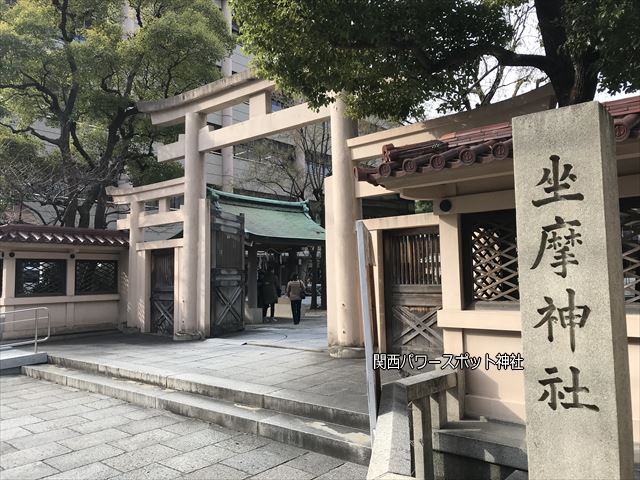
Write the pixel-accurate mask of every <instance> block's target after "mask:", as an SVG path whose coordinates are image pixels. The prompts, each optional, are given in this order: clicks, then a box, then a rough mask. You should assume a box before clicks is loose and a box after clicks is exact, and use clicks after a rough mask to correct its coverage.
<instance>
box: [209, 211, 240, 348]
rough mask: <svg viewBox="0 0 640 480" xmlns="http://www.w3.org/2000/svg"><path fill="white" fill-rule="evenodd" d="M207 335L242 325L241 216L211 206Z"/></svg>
mask: <svg viewBox="0 0 640 480" xmlns="http://www.w3.org/2000/svg"><path fill="white" fill-rule="evenodd" d="M211 249H212V250H211V336H216V335H220V334H223V333H228V332H237V331H239V330H243V329H244V217H243V216H242V215H232V214H229V213H225V212H222V211H220V210H218V209H216V208H212V213H211Z"/></svg>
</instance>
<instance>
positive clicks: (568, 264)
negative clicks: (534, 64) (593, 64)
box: [513, 102, 633, 480]
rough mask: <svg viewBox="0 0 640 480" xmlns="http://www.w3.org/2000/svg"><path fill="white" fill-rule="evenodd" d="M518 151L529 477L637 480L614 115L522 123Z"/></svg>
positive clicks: (578, 112)
mask: <svg viewBox="0 0 640 480" xmlns="http://www.w3.org/2000/svg"><path fill="white" fill-rule="evenodd" d="M513 142H514V178H515V197H516V222H517V234H518V236H517V243H518V262H519V264H520V266H521V267H520V269H519V272H518V276H519V287H520V312H521V318H522V345H523V354H524V355H523V356H524V358H525V359H526V368H525V370H524V384H525V404H526V419H527V429H526V435H527V456H528V467H529V478H530V479H531V480H538V479H546V478H563V479H570V480H578V479H580V480H583V479H591V480H593V479H599V478H612V479H614V478H615V479H618V480H620V479H623V478H627V477H630V475H631V474H630V472H631V469H630V466H631V465H632V457H633V451H632V445H633V440H632V435H631V429H630V427H629V422H628V420H627V419H628V418H629V416H630V415H631V414H630V403H631V402H630V388H629V376H628V368H629V357H628V353H627V337H626V324H625V317H624V298H623V291H622V290H623V282H622V261H621V259H622V250H621V242H620V226H619V221H620V220H619V211H618V210H619V208H618V199H619V195H618V178H617V171H616V165H617V164H616V160H615V154H614V153H613V152H614V148H613V147H614V139H613V129H612V121H611V117H610V116H609V114H608V113H607V112H606V110H605V109H604V108H602V107H601V106H600V105H598V104H597V103H595V102H594V103H591V104H581V105H574V106H571V107H565V108H559V109H556V110H550V111H546V112H539V113H535V114H530V115H525V116H522V117H517V118H514V119H513ZM558 444H563V445H569V444H570V445H572V449H571V454H570V455H566V454H565V453H566V452H565V451H564V450H563V449H558V448H557V445H558ZM578 466H579V467H578Z"/></svg>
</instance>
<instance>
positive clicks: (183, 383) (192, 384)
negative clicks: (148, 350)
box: [49, 355, 369, 430]
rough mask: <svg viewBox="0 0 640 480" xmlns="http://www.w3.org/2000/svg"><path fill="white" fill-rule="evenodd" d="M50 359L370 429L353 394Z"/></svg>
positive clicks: (364, 409) (118, 364) (113, 363)
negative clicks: (286, 387) (328, 393)
mask: <svg viewBox="0 0 640 480" xmlns="http://www.w3.org/2000/svg"><path fill="white" fill-rule="evenodd" d="M49 362H50V363H52V364H55V365H60V366H63V367H67V368H72V369H75V370H80V371H85V372H90V373H96V374H100V375H106V376H110V377H114V378H119V379H126V380H134V381H137V382H142V383H147V384H151V385H157V386H160V387H164V388H170V389H172V390H178V391H182V392H189V393H197V394H200V395H206V396H208V397H211V398H215V399H219V400H226V401H229V402H234V403H239V404H242V405H246V406H249V407H260V408H266V409H269V410H274V411H277V412H281V413H287V414H292V415H298V416H302V417H309V418H313V419H316V420H320V421H324V422H329V423H334V424H338V425H344V426H346V427H352V428H356V429H361V430H368V429H369V415H368V412H367V405H366V402H363V401H362V397H360V396H356V395H353V396H349V395H348V394H342V395H340V396H339V397H329V396H327V395H320V394H314V393H310V392H302V391H299V390H290V389H283V388H281V387H274V386H269V385H260V384H257V383H249V382H242V381H239V380H232V379H228V378H221V377H214V376H211V375H204V374H200V373H180V372H178V371H176V372H171V371H167V370H166V369H160V368H154V367H149V366H144V368H135V367H132V366H131V364H125V363H124V362H118V361H116V360H110V361H109V363H105V362H102V363H99V362H95V361H91V360H86V359H78V358H69V357H62V356H59V355H49Z"/></svg>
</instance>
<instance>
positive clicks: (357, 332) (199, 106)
mask: <svg viewBox="0 0 640 480" xmlns="http://www.w3.org/2000/svg"><path fill="white" fill-rule="evenodd" d="M274 90H275V83H274V82H272V81H268V80H261V79H259V78H257V77H255V75H254V74H253V73H252V72H251V71H247V72H243V73H239V74H235V75H232V76H230V77H226V78H223V79H221V80H218V81H216V82H213V83H210V84H207V85H204V86H202V87H199V88H196V89H194V90H191V91H188V92H186V93H183V94H181V95H177V96H175V97H171V98H167V99H163V100H158V101H147V102H141V103H139V104H138V108H139V110H140V111H141V112H144V113H148V114H149V115H150V117H151V121H152V123H153V124H154V125H159V126H170V125H176V124H180V123H184V126H185V128H184V134H183V135H180V136H179V139H178V141H177V142H175V143H172V144H168V145H163V146H161V147H160V148H159V149H158V160H159V161H160V162H168V161H175V160H182V159H184V177H182V178H179V179H176V180H171V181H168V182H161V183H157V184H152V185H147V186H142V187H135V188H128V189H115V188H112V189H110V190H109V193H110V194H111V195H112V196H113V198H114V202H115V203H118V204H130V206H131V207H130V212H131V213H130V214H129V216H128V218H127V219H126V220H121V221H120V222H119V223H118V227H119V228H129V230H130V245H131V249H130V254H129V299H130V300H129V305H128V316H127V323H128V326H131V327H138V328H140V330H141V331H149V306H148V300H147V299H148V297H149V295H148V290H149V285H148V284H149V281H148V277H149V273H150V272H149V269H150V267H149V253H150V251H152V250H153V249H157V248H168V247H169V248H175V249H176V261H175V267H176V272H179V273H178V275H177V276H176V279H177V285H176V296H175V305H174V308H175V311H174V338H176V339H178V338H186V339H189V338H194V337H199V336H202V335H205V336H208V334H209V305H208V303H209V302H208V299H209V280H210V279H209V274H210V268H209V267H210V261H209V256H208V255H209V252H208V250H209V248H208V244H209V242H210V240H209V218H210V216H209V211H208V208H209V205H208V203H207V201H206V199H205V191H206V174H205V159H204V154H205V152H208V151H215V150H220V149H223V148H225V147H230V146H233V145H236V144H242V143H246V142H249V141H252V140H256V139H259V138H264V137H268V136H270V135H274V134H277V133H280V132H284V131H287V130H293V129H296V128H301V127H304V126H307V125H311V124H314V123H319V122H324V121H328V120H330V121H331V151H332V187H333V188H332V189H331V191H332V195H333V198H331V202H330V205H331V208H330V210H329V211H327V212H326V215H327V216H328V217H331V218H330V220H331V221H330V222H329V221H328V222H327V224H328V225H330V228H332V229H333V230H334V232H333V235H334V237H333V238H335V239H336V240H337V241H334V242H331V243H332V244H333V245H332V246H334V248H329V249H328V250H327V271H332V272H333V273H332V276H331V278H332V279H333V285H332V286H331V288H329V289H328V302H329V304H330V305H333V306H334V308H332V310H331V312H332V314H331V315H329V317H330V318H329V319H328V337H329V347H330V352H331V354H332V355H335V356H361V355H362V353H363V352H362V346H363V334H362V325H361V324H360V308H359V304H358V297H357V296H356V295H355V294H354V292H356V291H357V289H358V273H357V265H356V255H355V252H356V237H355V221H356V220H357V218H358V217H359V216H360V205H359V202H358V201H357V200H356V196H355V191H354V190H355V186H354V180H353V171H352V163H351V157H350V154H349V149H348V147H347V140H348V139H349V138H352V137H355V136H356V135H357V128H356V122H354V121H353V120H350V119H347V118H346V117H345V115H344V113H345V105H344V102H343V101H342V100H341V99H340V97H337V99H336V101H335V102H334V103H333V104H332V105H331V106H330V107H322V108H320V109H319V110H318V111H313V110H311V109H310V108H309V107H308V106H307V104H302V105H296V106H293V107H290V108H286V109H283V110H280V111H278V112H274V113H271V93H272V92H273V91H274ZM247 101H248V102H249V119H248V120H247V121H244V122H240V123H236V124H233V125H228V126H223V127H222V128H220V129H216V130H214V129H213V127H211V126H208V125H207V122H206V118H207V115H208V114H211V113H214V112H219V111H222V110H224V109H227V108H230V107H233V106H235V105H238V104H241V103H244V102H247ZM178 195H184V205H183V206H182V208H181V209H180V210H177V211H169V208H168V203H169V202H168V201H169V199H170V197H172V196H178ZM155 200H158V201H159V211H158V213H155V214H146V215H145V213H144V211H143V208H141V206H142V204H143V202H145V201H155ZM177 222H182V223H183V238H182V239H174V240H164V241H156V242H144V240H143V228H144V227H148V226H156V225H162V224H169V223H177ZM178 249H179V251H178Z"/></svg>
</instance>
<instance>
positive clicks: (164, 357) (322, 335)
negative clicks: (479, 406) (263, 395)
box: [42, 317, 397, 412]
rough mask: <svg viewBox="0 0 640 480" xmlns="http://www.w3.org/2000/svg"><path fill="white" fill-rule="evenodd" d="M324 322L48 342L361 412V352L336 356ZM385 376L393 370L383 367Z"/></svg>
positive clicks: (63, 349)
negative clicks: (189, 338) (201, 335)
mask: <svg viewBox="0 0 640 480" xmlns="http://www.w3.org/2000/svg"><path fill="white" fill-rule="evenodd" d="M326 338H327V333H326V321H325V320H324V318H322V317H320V318H316V319H307V320H303V323H301V325H298V326H294V325H293V324H289V323H285V322H279V323H276V324H265V325H259V326H251V327H248V328H247V329H246V330H245V331H244V332H239V333H236V334H232V335H227V336H225V337H224V338H209V339H206V340H203V341H195V342H174V341H172V340H171V339H169V338H166V337H162V336H157V335H148V334H146V335H145V334H129V335H126V334H113V335H101V336H90V337H79V338H73V339H67V340H59V341H53V342H48V343H47V344H46V345H43V347H42V350H43V351H46V352H47V353H49V354H50V355H59V356H63V357H65V358H70V359H77V360H85V361H90V362H96V363H104V364H109V365H115V366H117V365H119V364H122V365H126V367H127V368H129V369H133V370H139V371H146V372H161V373H162V374H163V375H178V374H184V373H198V374H202V375H207V376H211V377H217V378H228V379H232V380H237V381H242V382H247V383H256V384H260V385H269V386H273V387H275V388H274V391H275V390H276V389H277V390H287V393H291V394H293V395H295V394H296V393H299V394H300V395H304V396H305V398H310V396H311V397H313V396H317V398H318V403H321V404H332V405H339V406H343V407H345V408H349V409H354V410H355V411H362V412H366V411H367V397H366V373H365V363H364V359H335V358H331V357H330V356H329V354H328V353H327V351H326V345H327V340H326ZM381 373H382V374H383V381H386V380H387V379H391V378H396V377H397V372H392V371H386V372H385V371H383V372H381Z"/></svg>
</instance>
